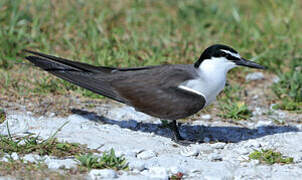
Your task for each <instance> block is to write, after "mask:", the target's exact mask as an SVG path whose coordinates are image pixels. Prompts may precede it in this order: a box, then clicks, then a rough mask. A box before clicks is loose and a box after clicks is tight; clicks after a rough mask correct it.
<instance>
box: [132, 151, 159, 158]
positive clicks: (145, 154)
mask: <svg viewBox="0 0 302 180" xmlns="http://www.w3.org/2000/svg"><path fill="white" fill-rule="evenodd" d="M155 156H156V153H155V152H154V151H151V150H147V151H143V152H141V153H139V154H138V155H137V158H138V159H144V160H146V159H151V158H153V157H155Z"/></svg>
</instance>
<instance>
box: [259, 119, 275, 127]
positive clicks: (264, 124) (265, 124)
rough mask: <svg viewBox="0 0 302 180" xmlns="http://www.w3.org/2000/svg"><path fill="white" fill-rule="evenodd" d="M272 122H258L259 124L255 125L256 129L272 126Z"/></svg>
mask: <svg viewBox="0 0 302 180" xmlns="http://www.w3.org/2000/svg"><path fill="white" fill-rule="evenodd" d="M272 123H273V122H272V121H270V120H268V121H261V120H260V121H258V122H257V124H256V125H255V127H261V126H269V125H272Z"/></svg>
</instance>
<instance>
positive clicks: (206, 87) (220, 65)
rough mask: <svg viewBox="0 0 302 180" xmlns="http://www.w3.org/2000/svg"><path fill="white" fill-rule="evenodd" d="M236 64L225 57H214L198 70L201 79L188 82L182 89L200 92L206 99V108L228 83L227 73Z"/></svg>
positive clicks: (203, 63)
mask: <svg viewBox="0 0 302 180" xmlns="http://www.w3.org/2000/svg"><path fill="white" fill-rule="evenodd" d="M234 67H236V64H235V63H234V62H232V61H229V60H227V59H226V58H224V57H219V58H216V57H212V58H211V59H206V60H204V61H203V62H202V63H201V64H200V66H199V68H198V69H196V70H197V73H198V75H199V77H198V78H197V79H194V80H189V81H186V82H185V83H183V84H181V86H182V87H186V88H190V89H192V90H194V91H198V92H199V93H200V94H202V95H203V96H204V98H205V99H206V106H207V105H209V104H210V103H211V102H213V101H215V100H216V96H217V95H218V94H219V93H220V92H221V91H222V89H223V88H224V86H225V83H226V75H227V72H228V71H229V70H230V69H232V68H234Z"/></svg>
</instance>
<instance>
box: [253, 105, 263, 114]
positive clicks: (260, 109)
mask: <svg viewBox="0 0 302 180" xmlns="http://www.w3.org/2000/svg"><path fill="white" fill-rule="evenodd" d="M252 114H253V116H261V115H262V114H263V109H262V108H260V107H256V108H255V110H254V111H253V113H252Z"/></svg>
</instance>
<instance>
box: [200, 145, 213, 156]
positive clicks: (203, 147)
mask: <svg viewBox="0 0 302 180" xmlns="http://www.w3.org/2000/svg"><path fill="white" fill-rule="evenodd" d="M198 149H199V152H202V153H205V154H210V153H212V152H213V148H212V146H209V145H208V144H200V145H199V147H198Z"/></svg>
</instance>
